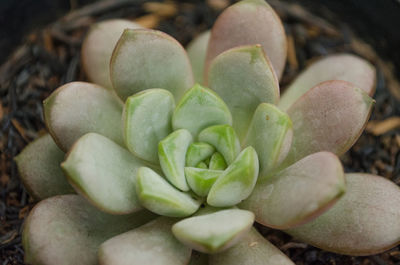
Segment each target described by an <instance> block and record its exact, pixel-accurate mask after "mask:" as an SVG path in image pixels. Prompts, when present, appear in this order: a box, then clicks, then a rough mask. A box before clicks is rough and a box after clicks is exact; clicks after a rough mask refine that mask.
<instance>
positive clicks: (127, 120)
mask: <svg viewBox="0 0 400 265" xmlns="http://www.w3.org/2000/svg"><path fill="white" fill-rule="evenodd" d="M174 109H175V102H174V97H173V95H172V94H171V93H170V92H168V91H167V90H164V89H156V88H155V89H147V90H145V91H142V92H139V93H137V94H135V95H133V96H130V97H129V98H128V99H127V100H126V103H125V106H124V112H123V124H124V130H123V132H124V140H125V144H126V146H127V147H128V149H129V151H131V152H132V153H133V154H135V155H136V156H137V157H140V158H142V159H144V160H147V161H150V162H152V163H155V164H158V143H159V142H160V141H161V140H162V139H164V138H165V137H167V136H168V134H169V133H170V132H171V131H172V128H171V117H172V112H173V110H174Z"/></svg>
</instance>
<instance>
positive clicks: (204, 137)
mask: <svg viewBox="0 0 400 265" xmlns="http://www.w3.org/2000/svg"><path fill="white" fill-rule="evenodd" d="M198 138H199V141H201V142H206V143H209V144H211V145H213V146H214V147H215V148H216V149H217V151H218V152H219V153H221V155H222V156H223V157H224V159H225V161H226V163H228V164H230V163H232V162H233V160H235V158H236V156H237V155H238V154H239V152H240V142H239V139H238V137H237V135H236V133H235V130H234V129H233V128H232V127H231V126H229V125H215V126H211V127H208V128H206V129H204V130H203V131H201V132H200V134H199V136H198Z"/></svg>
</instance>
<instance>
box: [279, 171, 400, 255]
mask: <svg viewBox="0 0 400 265" xmlns="http://www.w3.org/2000/svg"><path fill="white" fill-rule="evenodd" d="M346 181H347V192H346V194H345V196H343V198H342V199H340V200H339V201H338V202H337V203H336V204H335V206H333V207H332V209H330V210H329V211H327V212H326V213H324V214H323V215H321V216H320V217H318V218H317V219H315V220H314V221H312V222H310V223H307V224H305V225H303V226H300V227H297V228H294V229H290V230H288V231H286V232H288V233H290V234H291V235H293V236H295V237H297V238H299V239H301V240H303V241H305V242H307V243H309V244H312V245H314V246H317V247H319V248H322V249H326V250H329V251H333V252H336V253H341V254H347V255H372V254H376V253H379V252H383V251H385V250H387V249H390V248H392V247H394V246H396V245H397V244H399V242H400V189H399V187H398V186H397V185H395V184H394V183H393V182H391V181H389V180H387V179H384V178H382V177H379V176H374V175H368V174H361V173H355V174H346Z"/></svg>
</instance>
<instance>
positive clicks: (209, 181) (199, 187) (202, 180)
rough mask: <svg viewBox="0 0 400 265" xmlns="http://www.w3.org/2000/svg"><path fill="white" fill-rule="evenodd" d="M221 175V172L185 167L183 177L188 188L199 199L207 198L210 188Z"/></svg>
mask: <svg viewBox="0 0 400 265" xmlns="http://www.w3.org/2000/svg"><path fill="white" fill-rule="evenodd" d="M222 173H223V171H222V170H211V169H203V168H195V167H185V176H186V181H187V183H188V184H189V187H190V188H191V190H192V191H194V193H196V194H197V195H199V196H201V197H204V196H207V194H208V192H209V191H210V189H211V186H212V185H213V184H214V182H215V181H216V180H217V178H218V177H219V176H220V175H221V174H222Z"/></svg>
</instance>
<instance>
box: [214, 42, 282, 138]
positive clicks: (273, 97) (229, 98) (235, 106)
mask: <svg viewBox="0 0 400 265" xmlns="http://www.w3.org/2000/svg"><path fill="white" fill-rule="evenodd" d="M208 85H209V86H210V88H211V89H212V90H214V91H215V92H217V94H218V95H219V96H220V97H221V98H222V99H223V100H224V101H225V102H226V104H227V105H228V107H229V109H230V111H231V112H232V117H233V128H234V129H235V131H236V132H237V134H238V136H239V138H240V139H241V140H242V139H243V138H244V137H245V136H246V132H247V128H248V127H249V123H250V120H251V117H253V113H254V111H255V109H256V108H257V106H258V105H259V104H260V103H263V102H265V103H272V104H275V103H277V102H278V100H279V82H278V79H277V77H276V75H275V72H274V70H273V69H272V66H271V64H270V62H269V60H268V58H266V56H265V54H264V51H263V49H262V47H261V46H260V45H253V46H243V47H236V48H233V49H230V50H228V51H226V52H224V53H222V54H220V55H218V56H217V57H216V58H215V59H214V61H213V62H212V64H211V66H210V71H209V74H208Z"/></svg>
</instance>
